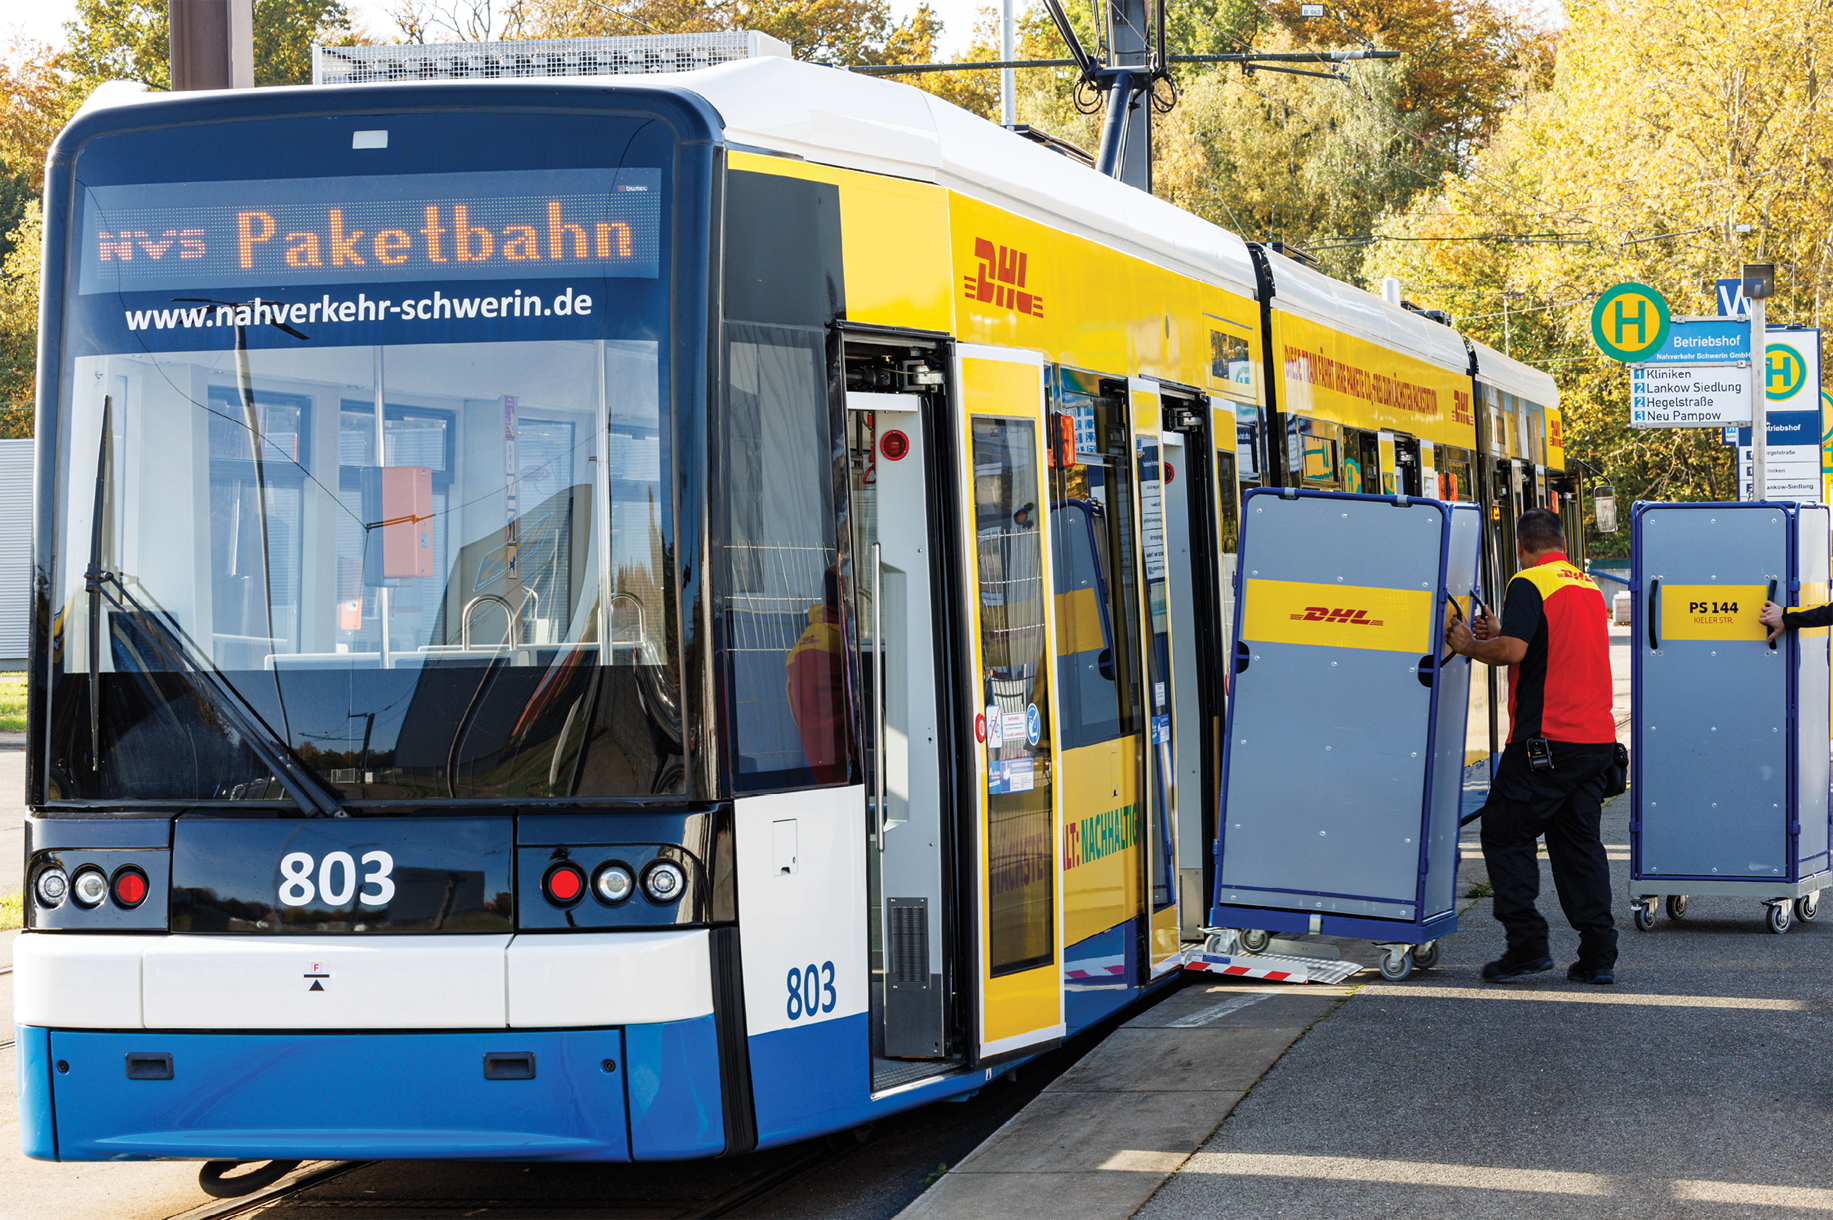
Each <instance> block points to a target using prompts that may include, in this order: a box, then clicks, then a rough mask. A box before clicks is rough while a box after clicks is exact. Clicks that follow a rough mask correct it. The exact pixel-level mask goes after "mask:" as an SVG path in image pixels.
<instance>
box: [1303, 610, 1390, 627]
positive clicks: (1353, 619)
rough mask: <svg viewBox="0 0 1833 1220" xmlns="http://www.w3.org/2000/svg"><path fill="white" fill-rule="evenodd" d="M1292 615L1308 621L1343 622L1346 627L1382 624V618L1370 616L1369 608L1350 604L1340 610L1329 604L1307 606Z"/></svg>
mask: <svg viewBox="0 0 1833 1220" xmlns="http://www.w3.org/2000/svg"><path fill="white" fill-rule="evenodd" d="M1292 617H1293V618H1295V619H1298V620H1299V621H1301V622H1306V623H1341V624H1343V625H1344V626H1345V627H1379V626H1381V625H1382V623H1381V620H1380V619H1378V618H1370V617H1368V611H1367V610H1357V609H1354V608H1352V607H1348V606H1345V607H1343V608H1342V609H1340V610H1333V609H1331V608H1330V607H1328V606H1306V607H1305V610H1304V613H1302V614H1294V615H1293V616H1292Z"/></svg>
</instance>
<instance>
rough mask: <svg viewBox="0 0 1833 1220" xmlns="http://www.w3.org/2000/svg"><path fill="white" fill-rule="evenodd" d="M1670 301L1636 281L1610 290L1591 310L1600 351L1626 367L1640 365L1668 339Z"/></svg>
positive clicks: (1594, 333) (1592, 336) (1593, 333)
mask: <svg viewBox="0 0 1833 1220" xmlns="http://www.w3.org/2000/svg"><path fill="white" fill-rule="evenodd" d="M1668 322H1669V315H1668V303H1667V299H1666V298H1665V297H1663V296H1662V295H1661V294H1660V293H1659V292H1656V291H1655V290H1654V289H1653V288H1650V287H1649V286H1648V285H1647V284H1637V283H1634V282H1633V281H1632V282H1630V283H1626V284H1618V285H1617V286H1616V287H1615V288H1610V289H1606V290H1605V291H1604V293H1603V294H1602V295H1600V296H1599V297H1598V300H1597V304H1596V305H1593V306H1592V307H1591V338H1592V341H1593V342H1595V343H1596V344H1597V345H1598V350H1599V351H1601V352H1603V353H1604V354H1605V355H1606V356H1609V357H1610V358H1611V359H1612V360H1616V361H1619V362H1620V363H1623V364H1640V363H1641V362H1642V361H1644V360H1647V359H1648V358H1649V357H1650V356H1652V355H1654V354H1655V353H1656V352H1657V351H1659V350H1660V348H1661V345H1662V344H1663V343H1664V342H1666V341H1667V337H1668Z"/></svg>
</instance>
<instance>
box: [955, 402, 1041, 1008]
mask: <svg viewBox="0 0 1833 1220" xmlns="http://www.w3.org/2000/svg"><path fill="white" fill-rule="evenodd" d="M972 445H973V450H972V459H971V460H972V462H973V473H974V532H975V538H976V561H977V567H978V570H979V583H980V588H979V596H978V599H977V600H978V606H979V621H980V664H981V681H982V690H981V696H982V700H983V702H984V704H985V706H987V707H988V708H998V709H999V712H1000V714H1001V715H1013V716H1017V717H1020V718H1022V721H1021V722H1023V723H1026V724H1027V732H1026V733H1025V734H1024V735H1022V736H1019V735H1011V736H1006V737H1005V738H1004V741H1003V744H1001V745H1000V746H998V747H995V748H992V749H990V750H989V754H990V755H996V756H997V757H989V758H988V760H987V766H988V768H989V776H988V781H987V788H988V795H987V828H986V837H987V845H988V848H987V872H988V876H987V896H988V907H989V910H988V916H989V920H988V922H989V925H990V927H989V937H988V940H989V943H988V956H989V961H988V966H989V968H990V970H991V972H992V974H994V975H1001V974H1008V973H1011V972H1013V971H1016V970H1026V969H1030V968H1031V967H1034V966H1038V965H1042V964H1044V963H1046V962H1048V961H1050V960H1051V958H1052V957H1053V955H1054V951H1055V936H1054V934H1053V930H1054V928H1055V925H1056V916H1055V907H1054V903H1055V895H1054V893H1053V887H1052V884H1051V875H1052V872H1053V868H1052V858H1053V855H1054V852H1055V836H1054V835H1053V833H1052V829H1051V827H1052V816H1053V815H1052V805H1053V801H1052V797H1051V786H1052V777H1051V774H1050V753H1051V749H1050V691H1049V681H1050V664H1049V657H1048V656H1047V655H1046V654H1045V651H1044V642H1045V634H1044V628H1045V619H1044V615H1045V614H1046V613H1047V607H1048V602H1047V601H1046V599H1045V597H1044V557H1043V528H1042V527H1043V524H1044V523H1043V519H1042V515H1041V513H1040V511H1039V510H1040V509H1041V508H1042V507H1043V506H1042V504H1041V500H1042V498H1043V496H1042V492H1043V489H1042V488H1041V487H1040V486H1039V485H1038V469H1037V449H1036V445H1037V436H1036V429H1035V425H1034V424H1032V423H1031V422H1030V421H1028V420H1018V419H990V418H985V417H981V418H976V419H975V420H974V421H973V437H972ZM1033 720H1035V721H1036V722H1037V723H1038V724H1039V726H1040V728H1039V733H1038V737H1037V740H1036V741H1035V742H1032V741H1031V740H1030V739H1029V738H1030V734H1029V731H1028V730H1029V723H1030V722H1031V721H1033Z"/></svg>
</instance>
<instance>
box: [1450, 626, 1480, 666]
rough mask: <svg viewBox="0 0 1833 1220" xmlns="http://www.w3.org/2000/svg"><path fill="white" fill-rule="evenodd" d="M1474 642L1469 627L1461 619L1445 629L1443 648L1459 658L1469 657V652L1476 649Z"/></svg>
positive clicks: (1474, 639)
mask: <svg viewBox="0 0 1833 1220" xmlns="http://www.w3.org/2000/svg"><path fill="white" fill-rule="evenodd" d="M1476 642H1477V640H1476V637H1475V636H1474V635H1472V634H1470V625H1469V624H1468V623H1466V622H1465V621H1464V620H1463V619H1459V620H1458V621H1457V622H1455V623H1453V624H1451V626H1449V627H1447V628H1446V629H1445V646H1446V647H1447V648H1449V649H1451V651H1452V652H1455V653H1457V654H1458V655H1459V656H1461V657H1467V656H1469V655H1470V650H1471V649H1472V648H1474V647H1476Z"/></svg>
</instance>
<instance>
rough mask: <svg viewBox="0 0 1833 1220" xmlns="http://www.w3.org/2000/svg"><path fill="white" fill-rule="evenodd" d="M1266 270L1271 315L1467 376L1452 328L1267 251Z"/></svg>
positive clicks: (1466, 359) (1466, 361) (1465, 355)
mask: <svg viewBox="0 0 1833 1220" xmlns="http://www.w3.org/2000/svg"><path fill="white" fill-rule="evenodd" d="M1267 267H1268V269H1269V270H1270V271H1271V272H1272V276H1273V299H1272V301H1271V304H1272V306H1273V308H1274V309H1279V310H1284V311H1285V312H1287V313H1291V314H1296V315H1297V316H1299V317H1302V318H1309V319H1311V320H1313V321H1317V322H1322V323H1324V324H1325V325H1327V326H1330V327H1331V328H1332V329H1335V330H1339V331H1342V332H1344V333H1345V334H1350V335H1354V336H1356V337H1357V338H1360V339H1366V340H1368V341H1369V342H1370V343H1376V344H1379V345H1380V346H1382V347H1385V348H1389V349H1394V350H1399V351H1403V352H1407V353H1409V354H1410V355H1413V356H1416V357H1418V358H1419V359H1421V360H1424V361H1426V362H1427V363H1429V364H1436V365H1438V366H1439V367H1441V368H1443V369H1446V370H1448V371H1450V372H1454V373H1465V372H1468V371H1469V370H1470V352H1469V351H1468V350H1467V349H1466V348H1465V347H1464V337H1463V336H1462V335H1460V334H1458V332H1457V331H1455V330H1453V329H1452V328H1451V327H1449V326H1444V325H1441V324H1440V323H1438V322H1434V321H1432V319H1430V318H1428V317H1426V316H1424V315H1423V314H1419V313H1415V312H1414V311H1412V310H1410V309H1402V308H1401V307H1400V306H1398V305H1393V304H1390V303H1388V301H1386V300H1385V299H1384V298H1382V297H1378V296H1376V295H1375V294H1374V293H1372V292H1364V291H1363V290H1362V289H1360V288H1357V287H1356V286H1355V285H1354V284H1346V283H1344V282H1343V281H1342V280H1338V279H1332V278H1331V277H1330V276H1328V275H1325V274H1324V273H1323V272H1321V271H1316V270H1313V269H1312V268H1310V267H1307V266H1305V265H1304V264H1303V263H1300V262H1297V261H1296V260H1294V259H1291V258H1288V257H1286V256H1285V255H1283V254H1279V253H1276V252H1273V251H1269V252H1268V254H1267ZM1522 367H1526V366H1525V365H1524V366H1522Z"/></svg>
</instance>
